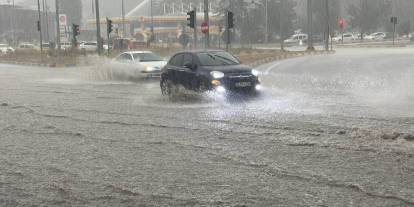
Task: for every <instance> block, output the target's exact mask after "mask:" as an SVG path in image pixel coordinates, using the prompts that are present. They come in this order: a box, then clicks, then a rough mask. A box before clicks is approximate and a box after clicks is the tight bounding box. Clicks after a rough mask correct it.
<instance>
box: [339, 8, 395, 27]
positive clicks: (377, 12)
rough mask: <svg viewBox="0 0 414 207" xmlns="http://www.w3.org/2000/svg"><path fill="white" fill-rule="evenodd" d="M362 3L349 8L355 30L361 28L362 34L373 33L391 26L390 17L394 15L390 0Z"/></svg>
mask: <svg viewBox="0 0 414 207" xmlns="http://www.w3.org/2000/svg"><path fill="white" fill-rule="evenodd" d="M361 3H362V4H360V5H357V4H351V5H349V6H348V8H347V10H348V13H349V15H350V24H351V26H352V27H353V28H359V29H360V30H361V32H362V33H371V32H375V31H376V30H377V29H379V28H380V27H383V28H386V27H387V25H389V21H390V20H389V17H390V16H391V13H392V5H391V2H390V1H389V0H381V1H378V0H362V1H361Z"/></svg>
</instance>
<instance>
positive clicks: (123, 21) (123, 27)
mask: <svg viewBox="0 0 414 207" xmlns="http://www.w3.org/2000/svg"><path fill="white" fill-rule="evenodd" d="M121 9H122V11H121V12H122V36H123V37H125V34H126V30H125V3H124V0H122V8H121Z"/></svg>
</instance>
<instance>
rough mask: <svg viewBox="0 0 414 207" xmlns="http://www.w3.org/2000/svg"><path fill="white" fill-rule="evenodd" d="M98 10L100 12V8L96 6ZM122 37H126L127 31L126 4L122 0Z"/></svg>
mask: <svg viewBox="0 0 414 207" xmlns="http://www.w3.org/2000/svg"><path fill="white" fill-rule="evenodd" d="M96 8H97V9H96V10H97V11H98V10H99V9H98V6H96ZM121 12H122V37H125V36H126V35H125V34H126V30H125V3H124V0H122V11H121Z"/></svg>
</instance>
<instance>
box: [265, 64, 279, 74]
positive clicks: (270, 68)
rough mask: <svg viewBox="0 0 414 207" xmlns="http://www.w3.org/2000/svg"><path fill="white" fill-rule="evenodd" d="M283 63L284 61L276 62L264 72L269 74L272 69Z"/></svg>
mask: <svg viewBox="0 0 414 207" xmlns="http://www.w3.org/2000/svg"><path fill="white" fill-rule="evenodd" d="M281 64H282V62H276V63H275V64H273V65H272V66H270V67H268V68H267V69H266V71H265V72H264V75H268V74H269V73H270V71H271V70H273V69H275V68H277V67H279V66H280V65H281Z"/></svg>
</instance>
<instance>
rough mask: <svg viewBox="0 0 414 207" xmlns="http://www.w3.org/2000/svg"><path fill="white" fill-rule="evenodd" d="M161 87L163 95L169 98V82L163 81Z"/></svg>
mask: <svg viewBox="0 0 414 207" xmlns="http://www.w3.org/2000/svg"><path fill="white" fill-rule="evenodd" d="M160 86H161V94H162V95H163V96H169V95H170V93H171V91H170V84H169V81H168V80H166V79H162V81H161V84H160Z"/></svg>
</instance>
